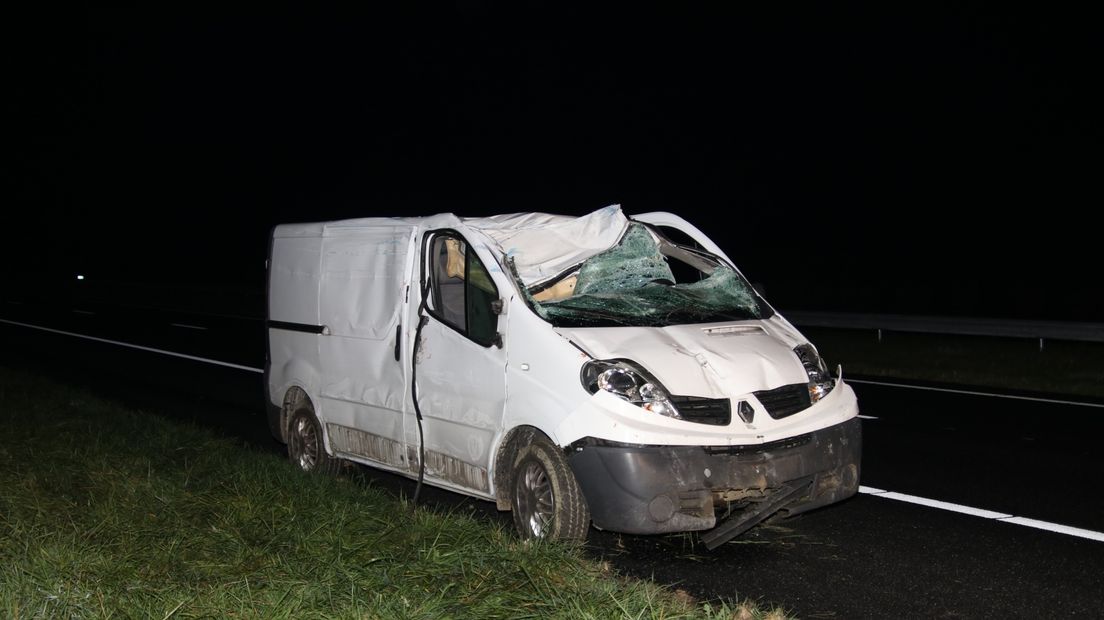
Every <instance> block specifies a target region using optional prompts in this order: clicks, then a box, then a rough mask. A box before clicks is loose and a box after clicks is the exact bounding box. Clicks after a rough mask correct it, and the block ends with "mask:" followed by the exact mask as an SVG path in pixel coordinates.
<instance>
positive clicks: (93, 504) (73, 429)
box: [0, 368, 784, 619]
mask: <svg viewBox="0 0 1104 620" xmlns="http://www.w3.org/2000/svg"><path fill="white" fill-rule="evenodd" d="M0 424H2V425H3V426H2V428H3V429H4V434H3V435H2V437H0V617H5V618H40V617H47V618H62V617H64V618H201V617H202V618H210V617H218V618H224V617H235V618H352V617H356V618H434V619H437V618H697V617H702V618H760V617H767V618H782V617H784V615H783V614H782V613H781V612H780V611H778V610H773V611H760V610H758V609H755V607H754V605H750V604H724V603H712V604H708V603H701V602H697V601H694V600H692V599H689V597H687V596H685V595H684V594H682V593H679V592H674V591H671V590H668V589H665V588H663V587H660V586H657V585H656V584H653V583H650V582H647V581H639V580H631V579H627V578H623V577H621V576H619V575H617V574H615V573H613V572H612V571H611V569H610V568H609V567H608V565H605V564H603V563H599V562H595V561H593V560H589V559H586V558H585V557H584V555H583V553H582V552H581V550H580V549H578V548H575V547H571V546H567V545H561V544H525V543H523V542H521V541H520V540H519V539H518V538H517V537H516V535H515V534H514V533H513V531H512V530H509V529H505V528H504V527H503V526H501V525H496V524H495V523H491V522H489V521H488V520H487V519H486V518H483V519H480V518H473V517H471V516H468V515H465V514H457V513H451V514H450V513H447V512H443V511H441V510H439V509H429V508H425V507H420V508H419V509H418V511H417V512H416V513H415V514H413V515H411V514H410V512H409V506H408V504H407V503H406V502H405V501H404V500H403V499H402V498H396V497H394V496H392V495H389V494H387V493H385V492H384V491H382V490H378V489H374V488H371V487H370V486H367V485H364V484H361V483H358V482H355V481H352V480H350V479H345V478H337V479H334V478H325V477H322V476H312V475H307V474H304V473H302V472H299V471H297V470H295V469H294V468H292V467H291V466H290V465H289V464H288V463H286V461H284V460H283V459H280V458H279V457H278V456H277V455H273V454H268V453H259V452H256V451H253V450H250V449H246V448H243V447H241V446H240V445H238V444H236V443H234V442H233V441H231V440H229V439H224V438H219V437H216V436H215V435H213V434H212V433H211V432H209V431H207V430H205V429H202V428H198V427H194V426H187V425H183V424H180V423H178V422H175V421H171V420H168V419H165V418H162V417H160V416H158V415H157V414H156V412H142V411H134V410H127V409H125V408H124V407H122V406H120V405H118V404H115V403H112V402H109V401H105V400H102V399H100V398H98V397H95V396H92V395H90V394H89V393H86V392H82V391H79V390H75V389H71V388H68V387H66V386H64V385H59V384H57V383H54V382H51V381H49V380H46V379H44V378H41V377H37V376H32V375H28V374H25V373H23V372H21V371H16V370H12V369H6V368H0ZM733 591H735V586H734V590H733Z"/></svg>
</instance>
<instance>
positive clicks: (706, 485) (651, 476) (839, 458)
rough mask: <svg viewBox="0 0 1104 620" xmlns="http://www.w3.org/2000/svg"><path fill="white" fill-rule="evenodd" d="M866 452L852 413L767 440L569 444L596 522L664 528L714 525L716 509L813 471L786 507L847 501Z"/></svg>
mask: <svg viewBox="0 0 1104 620" xmlns="http://www.w3.org/2000/svg"><path fill="white" fill-rule="evenodd" d="M861 454H862V426H861V422H860V420H859V419H858V418H851V419H850V420H847V421H846V422H843V423H840V424H836V425H834V426H829V427H828V428H824V429H820V430H817V431H813V432H810V433H806V434H804V435H799V436H797V437H792V438H788V439H784V440H781V441H776V442H772V443H769V444H762V445H744V446H720V447H701V446H633V445H626V444H617V443H612V442H606V441H603V440H598V439H594V438H591V437H587V438H585V439H582V440H580V441H577V442H575V443H574V444H572V445H571V447H570V448H569V453H568V463H570V465H571V469H572V470H573V471H574V473H575V477H576V479H578V481H579V485H580V486H581V487H582V490H583V495H584V496H585V497H586V500H587V504H588V505H589V506H590V513H591V519H592V520H593V522H594V525H595V526H597V527H599V528H601V529H608V530H613V531H617V532H624V533H627V534H659V533H664V532H687V531H696V530H707V529H710V528H712V527H713V526H714V525H716V524H717V520H718V515H717V513H718V512H721V515H720V517H724V516H727V515H726V514H724V513H725V512H727V511H728V509H729V507H735V508H737V509H740V508H743V507H744V506H746V505H750V504H754V502H756V501H759V500H762V499H764V498H766V497H769V495H770V493H771V491H772V490H774V489H778V488H780V487H783V486H784V485H785V484H786V483H787V482H793V481H796V480H799V479H802V478H806V477H810V476H811V477H812V484H811V485H810V486H809V487H808V492H806V493H804V494H803V495H802V496H800V497H798V498H796V499H795V500H794V501H793V502H791V503H788V504H787V505H786V510H787V511H788V514H791V515H793V514H798V513H802V512H805V511H807V510H812V509H813V508H819V507H821V506H825V505H828V504H832V503H834V502H838V501H841V500H844V499H846V498H848V497H851V496H852V495H854V494H855V493H856V492H857V491H858V488H859V473H860V461H861Z"/></svg>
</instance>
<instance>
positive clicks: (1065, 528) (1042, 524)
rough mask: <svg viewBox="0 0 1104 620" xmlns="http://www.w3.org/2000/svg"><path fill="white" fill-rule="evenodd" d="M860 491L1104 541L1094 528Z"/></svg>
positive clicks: (868, 489)
mask: <svg viewBox="0 0 1104 620" xmlns="http://www.w3.org/2000/svg"><path fill="white" fill-rule="evenodd" d="M859 493H865V494H867V495H874V496H876V497H884V498H886V499H894V500H897V501H899V502H908V503H910V504H918V505H920V506H927V507H929V508H937V509H939V510H948V511H950V512H958V513H962V514H966V515H970V516H973V517H981V518H982V519H989V520H991V521H1000V522H1002V523H1012V524H1015V525H1022V526H1024V527H1033V528H1035V529H1039V530H1046V531H1048V532H1054V533H1057V534H1065V535H1066V536H1077V537H1079V538H1088V539H1089V540H1096V541H1100V542H1104V532H1095V531H1093V530H1086V529H1082V528H1079V527H1072V526H1069V525H1062V524H1060V523H1051V522H1049V521H1040V520H1038V519H1028V518H1027V517H1017V516H1014V515H1010V514H1007V513H1003V512H995V511H992V510H984V509H982V508H974V507H972V506H963V505H962V504H952V503H951V502H944V501H940V500H937V499H928V498H926V497H919V496H917V495H908V494H905V493H896V492H894V491H886V490H884V489H876V488H874V487H867V486H860V487H859Z"/></svg>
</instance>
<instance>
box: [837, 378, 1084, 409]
mask: <svg viewBox="0 0 1104 620" xmlns="http://www.w3.org/2000/svg"><path fill="white" fill-rule="evenodd" d="M847 383H867V384H869V385H885V386H888V387H899V388H911V389H913V390H928V391H929V392H950V393H951V394H969V395H971V396H992V397H993V398H1011V399H1012V400H1030V401H1034V402H1038V403H1054V404H1057V405H1080V406H1082V407H1097V408H1099V409H1104V404H1101V403H1085V402H1081V401H1079V400H1058V399H1055V398H1039V397H1036V396H1014V395H1012V394H994V393H993V392H976V391H974V390H956V389H952V388H938V387H929V386H926V385H909V384H907V383H891V382H889V381H867V380H865V379H847Z"/></svg>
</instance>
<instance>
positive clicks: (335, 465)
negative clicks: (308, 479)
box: [287, 405, 341, 474]
mask: <svg viewBox="0 0 1104 620" xmlns="http://www.w3.org/2000/svg"><path fill="white" fill-rule="evenodd" d="M287 448H288V459H289V460H290V461H291V462H292V463H294V464H295V466H296V467H298V468H300V469H302V470H303V471H309V472H317V473H321V474H335V473H337V471H338V469H340V466H341V463H340V461H339V460H338V459H336V458H334V457H332V456H330V455H329V454H326V445H325V443H324V440H323V438H322V425H321V424H319V423H318V418H317V417H315V415H314V410H313V409H312V408H311V407H310V405H303V406H300V407H299V408H298V409H296V410H295V412H294V413H292V414H291V418H290V421H289V422H288V428H287Z"/></svg>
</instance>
